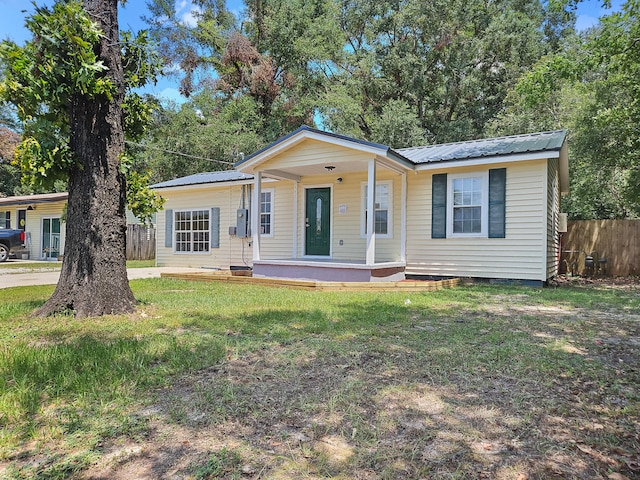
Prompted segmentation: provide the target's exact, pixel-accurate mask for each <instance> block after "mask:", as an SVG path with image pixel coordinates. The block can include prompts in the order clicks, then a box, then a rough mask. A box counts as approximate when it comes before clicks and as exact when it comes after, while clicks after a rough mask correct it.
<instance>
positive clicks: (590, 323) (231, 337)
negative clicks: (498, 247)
mask: <svg viewBox="0 0 640 480" xmlns="http://www.w3.org/2000/svg"><path fill="white" fill-rule="evenodd" d="M131 284H132V288H133V290H134V293H135V295H136V297H137V298H138V300H139V301H140V305H139V307H138V310H137V312H136V313H135V314H133V315H129V316H107V317H102V318H98V319H84V320H78V319H75V318H73V317H68V316H56V317H52V318H48V319H37V318H32V317H30V316H29V314H30V313H31V312H32V311H33V310H34V309H35V308H37V307H38V306H39V305H41V304H42V303H43V302H44V301H45V299H46V298H47V297H48V295H50V294H51V292H52V290H53V287H52V286H42V287H28V288H12V289H4V290H0V345H1V346H0V432H1V433H0V476H2V469H1V468H2V464H3V463H4V464H5V465H6V466H7V467H6V470H5V475H7V476H8V478H12V477H15V478H67V477H69V476H74V475H76V474H77V473H78V472H81V471H85V470H87V469H89V468H91V466H92V465H94V464H96V462H100V458H101V457H102V455H103V453H104V446H105V445H106V444H111V443H114V442H115V443H118V442H120V443H122V442H133V443H144V442H146V441H149V440H148V439H149V438H150V437H152V436H153V435H154V433H153V432H155V431H156V429H157V428H158V427H157V425H156V426H155V427H154V428H152V427H151V425H152V424H153V423H154V422H158V421H160V422H161V423H162V425H163V426H164V427H163V428H167V429H169V431H171V429H174V428H188V429H195V430H197V431H207V429H208V428H212V427H214V426H215V428H214V429H217V428H218V427H219V428H230V427H225V426H226V425H236V427H234V428H233V429H232V431H234V432H235V429H239V430H240V431H242V428H240V427H238V425H245V427H244V428H250V429H251V431H252V432H254V434H253V435H255V439H254V440H252V439H253V438H254V437H252V436H251V435H249V434H247V435H245V436H242V435H240V434H238V436H237V437H233V438H235V440H234V443H231V444H229V445H228V446H223V447H221V448H220V449H215V450H214V451H213V453H212V451H211V450H205V451H203V452H201V456H200V457H198V458H194V459H193V463H192V465H191V466H190V467H189V469H188V472H191V474H192V475H195V476H196V478H217V477H216V473H215V472H222V473H220V475H223V474H224V475H229V478H232V477H233V478H236V476H238V477H239V476H241V473H240V466H241V465H244V464H245V463H249V464H250V463H251V462H256V463H260V462H266V463H265V465H267V466H268V468H270V469H271V472H272V474H273V475H274V476H276V473H274V472H276V471H278V472H281V473H282V472H286V473H285V474H283V475H284V478H295V477H304V476H309V475H312V476H313V475H320V476H325V477H326V476H329V477H336V478H350V476H353V475H354V472H356V471H364V470H371V471H375V472H377V473H378V474H380V476H381V478H385V477H388V478H398V477H402V476H403V475H404V476H408V477H409V478H419V477H420V476H424V477H428V476H433V477H436V478H437V477H439V476H441V477H443V478H444V476H446V475H448V476H451V475H454V473H455V472H459V473H456V474H458V475H460V476H461V477H465V476H466V478H473V476H474V474H473V471H469V470H466V469H467V468H475V467H473V465H476V464H475V463H474V462H477V459H475V457H473V455H472V454H471V453H470V452H472V449H471V448H472V447H469V445H470V444H473V442H472V440H470V439H473V438H475V437H478V436H481V433H479V432H483V433H482V435H485V436H491V435H490V432H493V433H492V435H498V432H503V430H505V429H507V430H508V429H514V430H515V431H516V433H517V435H516V436H520V437H522V438H527V439H529V440H530V441H531V442H532V444H531V445H528V446H527V454H528V455H534V454H535V455H538V456H541V457H543V458H546V457H545V455H547V450H548V451H557V450H558V449H573V450H575V447H572V446H571V445H575V444H576V442H578V443H579V444H586V445H591V447H590V448H593V449H594V451H596V450H597V451H599V452H607V449H609V450H611V451H615V450H616V449H617V450H618V451H626V450H629V451H633V448H635V446H637V445H636V444H635V443H634V440H633V435H632V432H633V429H634V428H637V421H635V423H634V419H637V417H638V415H640V408H639V407H638V405H639V403H638V401H639V399H638V395H637V393H634V392H635V388H634V385H637V384H638V382H639V381H640V378H639V374H638V370H637V369H634V367H633V365H637V361H638V352H637V349H635V350H634V349H633V348H631V347H632V345H633V344H632V343H628V342H627V339H629V338H639V336H640V333H639V331H640V327H639V325H638V323H639V321H638V318H640V298H639V297H638V295H637V292H635V291H632V290H621V289H594V288H580V287H572V288H561V289H553V288H545V289H529V288H518V287H495V286H467V287H460V288H456V289H450V290H442V291H437V292H428V293H401V292H389V293H374V294H372V293H366V292H365V293H338V292H307V291H298V290H287V289H275V288H269V287H260V286H230V285H225V284H218V283H199V282H194V283H190V282H183V281H179V280H169V279H150V280H139V281H133V282H131ZM407 300H410V301H409V302H407ZM634 362H636V363H634ZM219 371H221V372H223V374H221V375H217V374H213V373H211V372H219ZM576 398H578V399H579V400H580V403H579V404H577V403H576ZM613 398H615V399H616V403H611V399H613ZM394 405H395V407H394ZM602 405H606V406H607V407H606V408H603V407H602ZM149 408H151V409H152V411H154V412H155V411H161V412H163V414H162V415H160V417H158V414H152V415H146V414H141V413H140V412H141V411H145V409H149ZM487 409H488V410H487ZM485 410H486V412H485ZM478 412H481V413H478ZM482 412H484V413H482ZM487 412H488V413H487ZM491 412H498V413H499V417H498V418H499V420H495V421H494V422H498V424H499V426H500V428H498V427H497V426H496V425H497V424H496V425H494V424H491V423H490V422H488V421H485V420H484V418H485V416H486V415H490V414H492V413H491ZM543 414H544V415H549V416H552V417H553V416H557V417H559V418H566V419H569V420H567V421H568V422H569V421H571V422H575V425H573V426H569V427H567V428H569V430H570V432H571V435H569V436H570V440H572V441H573V443H571V442H570V440H566V442H564V441H559V440H558V441H555V440H550V439H549V438H547V436H549V435H554V433H553V432H554V431H555V430H554V429H555V428H556V427H553V428H552V427H551V426H546V424H544V423H540V415H543ZM425 415H426V416H427V417H428V418H426V417H425ZM576 415H577V417H576ZM476 417H477V418H476ZM574 417H575V418H574ZM502 418H504V419H507V420H501V419H502ZM553 418H555V417H553ZM582 420H584V421H588V422H591V423H597V424H600V425H604V427H603V428H602V429H601V430H598V431H597V432H595V433H593V432H590V431H588V430H580V429H579V428H578V424H579V423H580V422H581V421H582ZM461 422H462V423H461ZM503 422H504V424H503ZM283 425H296V426H297V427H296V428H299V429H301V432H303V433H304V436H306V437H309V438H313V439H321V438H323V437H325V436H328V437H331V438H334V437H339V438H343V439H346V441H347V442H348V443H349V444H350V446H351V447H353V449H354V452H355V453H354V454H353V455H352V456H351V457H349V460H346V461H344V462H338V463H336V462H335V461H333V460H332V458H331V454H330V453H327V452H326V451H324V450H316V449H314V448H315V447H314V448H312V447H311V446H310V444H309V443H304V442H303V443H299V442H298V443H295V442H294V443H293V444H292V443H291V442H290V440H289V439H290V435H291V428H293V427H287V428H283ZM431 425H434V427H433V428H432V427H431ZM507 427H508V428H507ZM411 428H415V429H417V430H416V431H415V432H413V430H411ZM199 429H202V430H199ZM263 429H264V431H263ZM447 431H451V432H454V433H455V434H456V435H458V436H461V437H463V438H464V441H462V440H448V442H449V443H451V444H452V445H454V446H456V448H457V450H456V451H457V452H458V453H457V454H456V455H458V456H457V457H454V456H452V457H451V458H450V457H449V456H447V455H449V454H447V453H446V449H444V450H443V451H442V452H440V451H439V450H438V452H439V457H438V462H439V463H438V462H435V463H434V462H431V463H430V462H427V461H425V460H424V458H427V457H428V455H427V454H426V453H425V451H431V450H429V449H432V450H433V449H434V448H435V447H434V445H439V443H438V442H442V440H441V439H440V435H442V432H447ZM505 431H506V430H505ZM412 432H413V433H412ZM535 432H538V433H535ZM168 435H169V437H171V434H168ZM501 435H503V436H504V435H507V434H506V433H504V432H503V433H501ZM538 435H539V436H538ZM229 437H231V435H229ZM224 438H227V437H224ZM264 438H268V439H271V440H269V441H270V442H272V444H273V445H276V446H275V447H273V446H271V447H264V446H263V443H261V442H266V440H264ZM452 438H457V437H455V435H453V433H452ZM258 439H260V440H258ZM563 442H564V443H563ZM320 444H321V442H320ZM387 444H388V445H389V446H388V447H385V445H387ZM281 445H287V448H288V449H289V450H290V451H288V453H287V450H286V449H285V447H284V446H282V447H281ZM292 445H293V446H292ZM280 448H282V449H283V450H282V451H280V450H279V449H280ZM523 448H524V447H523ZM291 449H292V450H291ZM470 449H471V450H470ZM194 451H195V450H194ZM272 451H273V452H275V453H274V454H272V453H269V452H272ZM36 452H37V454H38V455H39V458H40V460H39V461H38V462H30V461H28V460H25V459H30V458H33V457H34V456H36ZM579 453H580V451H578V454H579ZM425 455H427V457H425ZM459 455H462V457H459ZM611 455H613V454H611ZM467 456H469V458H468V459H467V460H468V461H467V464H468V465H471V466H472V467H468V466H467V467H461V466H460V464H459V463H457V464H456V462H459V461H461V458H467ZM42 458H44V459H45V460H44V461H43V460H42ZM265 458H267V460H265ZM429 458H430V457H429ZM455 459H457V460H455ZM589 460H590V461H591V463H589V464H588V465H587V467H585V469H586V470H585V472H586V473H585V475H586V476H590V475H593V474H602V471H604V470H602V469H605V470H606V468H609V467H607V464H606V462H605V463H604V464H603V465H600V464H599V463H598V462H596V461H595V460H593V458H591V459H589ZM581 461H582V462H583V463H584V461H585V460H584V459H581ZM547 463H548V462H547ZM543 464H544V462H540V465H541V466H539V467H531V468H532V469H534V470H530V471H529V474H531V473H532V472H533V473H534V474H532V475H531V478H537V477H536V475H538V476H540V478H543V477H544V476H545V475H547V474H550V473H549V472H545V471H542V470H535V468H546V467H544V465H543ZM465 465H466V464H465ZM617 465H622V466H623V467H624V462H622V461H621V460H617ZM511 467H512V468H514V469H516V470H517V468H525V467H521V466H518V465H512V466H511ZM265 468H267V467H265ZM487 468H488V467H487ZM496 468H497V467H496ZM557 468H561V467H557ZM403 469H404V470H403ZM516 470H514V471H516ZM618 470H621V471H624V469H623V468H622V467H619V468H618ZM403 472H404V473H403ZM407 472H409V473H407ZM443 472H444V473H443ZM470 472H471V473H470ZM536 472H538V473H536ZM539 472H542V473H539ZM445 473H446V475H445ZM476 473H477V472H476ZM525 473H526V472H525ZM469 475H470V476H469ZM454 476H455V475H454ZM569 476H570V475H569ZM266 477H267V478H269V474H267V475H266ZM225 478H226V477H225Z"/></svg>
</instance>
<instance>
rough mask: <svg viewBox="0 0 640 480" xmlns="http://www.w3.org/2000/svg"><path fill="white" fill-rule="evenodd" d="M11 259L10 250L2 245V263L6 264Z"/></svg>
mask: <svg viewBox="0 0 640 480" xmlns="http://www.w3.org/2000/svg"><path fill="white" fill-rule="evenodd" d="M7 258H9V248H8V247H7V246H6V245H4V244H2V243H0V263H2V262H4V261H6V260H7Z"/></svg>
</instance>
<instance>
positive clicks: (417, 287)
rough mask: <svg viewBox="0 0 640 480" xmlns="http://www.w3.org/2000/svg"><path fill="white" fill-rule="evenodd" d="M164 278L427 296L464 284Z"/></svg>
mask: <svg viewBox="0 0 640 480" xmlns="http://www.w3.org/2000/svg"><path fill="white" fill-rule="evenodd" d="M160 276H161V277H162V278H173V279H177V280H188V281H195V282H226V283H236V284H247V285H249V284H253V285H267V286H271V287H288V288H299V289H305V290H318V291H354V292H355V291H368V292H384V291H393V290H402V291H407V292H423V291H434V290H441V289H443V288H452V287H455V286H456V285H458V284H459V283H460V279H459V278H451V279H447V280H422V281H421V280H418V281H412V280H405V281H401V282H319V281H318V282H317V281H314V280H293V279H285V278H263V277H244V276H233V275H230V274H228V273H227V274H224V273H222V272H197V273H162V274H161V275H160Z"/></svg>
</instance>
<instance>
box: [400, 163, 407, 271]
mask: <svg viewBox="0 0 640 480" xmlns="http://www.w3.org/2000/svg"><path fill="white" fill-rule="evenodd" d="M400 182H401V185H402V187H401V191H400V202H401V203H400V261H401V262H406V261H407V173H406V172H404V173H402V174H401V175H400Z"/></svg>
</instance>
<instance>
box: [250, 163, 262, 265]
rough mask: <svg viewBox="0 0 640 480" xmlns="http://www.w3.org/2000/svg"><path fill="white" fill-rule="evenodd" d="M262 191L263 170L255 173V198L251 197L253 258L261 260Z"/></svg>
mask: <svg viewBox="0 0 640 480" xmlns="http://www.w3.org/2000/svg"><path fill="white" fill-rule="evenodd" d="M261 192H262V172H256V173H254V174H253V198H252V199H251V207H252V208H251V237H252V241H253V260H254V261H256V260H260V198H261V197H262V195H261Z"/></svg>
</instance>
